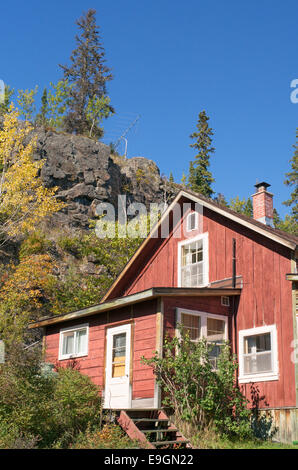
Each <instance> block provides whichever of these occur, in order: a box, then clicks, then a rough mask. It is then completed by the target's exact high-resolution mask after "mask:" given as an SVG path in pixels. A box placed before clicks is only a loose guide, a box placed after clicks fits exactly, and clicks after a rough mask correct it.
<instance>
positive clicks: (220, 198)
mask: <svg viewBox="0 0 298 470" xmlns="http://www.w3.org/2000/svg"><path fill="white" fill-rule="evenodd" d="M214 202H216V203H217V204H220V205H221V206H225V207H229V204H228V203H227V201H226V198H225V196H224V195H223V194H222V193H218V194H217V196H216V197H215V198H214Z"/></svg>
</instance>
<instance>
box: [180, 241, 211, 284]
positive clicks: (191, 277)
mask: <svg viewBox="0 0 298 470" xmlns="http://www.w3.org/2000/svg"><path fill="white" fill-rule="evenodd" d="M178 250H179V251H178V270H179V271H178V285H179V287H199V286H204V285H206V284H208V234H203V235H199V236H198V237H196V238H193V239H192V240H191V241H189V240H186V241H183V242H180V243H179V244H178Z"/></svg>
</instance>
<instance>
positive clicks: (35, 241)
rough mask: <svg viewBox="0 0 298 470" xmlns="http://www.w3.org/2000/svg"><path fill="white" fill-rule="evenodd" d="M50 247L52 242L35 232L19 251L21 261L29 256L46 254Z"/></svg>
mask: <svg viewBox="0 0 298 470" xmlns="http://www.w3.org/2000/svg"><path fill="white" fill-rule="evenodd" d="M49 247H50V242H49V241H48V240H47V239H46V238H45V236H44V235H43V234H42V233H40V232H33V233H31V234H30V235H28V237H27V238H26V239H25V240H24V241H23V243H22V244H21V247H20V251H19V257H20V259H23V258H25V257H27V256H31V255H36V254H44V253H46V252H47V250H48V249H49Z"/></svg>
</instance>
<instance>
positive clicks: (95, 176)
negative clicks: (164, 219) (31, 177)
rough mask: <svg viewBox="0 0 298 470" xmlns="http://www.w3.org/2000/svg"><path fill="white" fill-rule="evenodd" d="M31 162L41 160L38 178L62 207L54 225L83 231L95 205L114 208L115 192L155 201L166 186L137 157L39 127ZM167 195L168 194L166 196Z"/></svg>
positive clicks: (130, 198)
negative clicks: (53, 190)
mask: <svg viewBox="0 0 298 470" xmlns="http://www.w3.org/2000/svg"><path fill="white" fill-rule="evenodd" d="M35 133H36V134H37V147H36V152H35V155H34V158H35V159H36V160H39V159H45V164H44V166H43V168H42V170H41V177H42V179H43V181H44V183H45V185H46V186H48V187H53V186H57V187H58V192H57V196H58V197H59V198H60V199H62V200H63V201H65V202H66V203H67V207H66V208H65V209H64V210H63V212H61V213H59V214H57V215H56V216H55V218H56V219H58V220H57V222H58V223H59V224H67V225H69V226H73V227H81V228H87V227H88V225H89V221H90V219H91V218H92V217H94V214H95V208H96V206H97V205H98V204H99V203H100V202H110V203H112V204H114V206H115V207H117V198H118V195H119V194H125V195H126V198H127V203H131V202H142V203H144V204H146V206H147V207H148V206H149V204H150V203H152V202H156V203H160V202H162V201H163V200H164V197H165V193H168V187H167V186H168V185H167V184H166V182H165V181H164V179H163V178H161V176H160V172H159V169H158V167H157V165H156V164H155V163H154V162H153V161H152V160H148V159H146V158H143V157H134V158H130V159H124V158H123V157H120V156H116V155H111V153H110V148H109V147H108V146H107V145H105V144H103V143H101V142H96V141H94V140H92V139H89V138H87V137H81V136H75V135H68V134H63V133H56V132H53V131H45V130H42V129H39V130H37V131H36V132H35ZM167 195H168V194H167Z"/></svg>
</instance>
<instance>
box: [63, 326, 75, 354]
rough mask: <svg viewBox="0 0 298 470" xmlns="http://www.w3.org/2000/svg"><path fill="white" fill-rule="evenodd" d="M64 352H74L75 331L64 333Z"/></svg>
mask: <svg viewBox="0 0 298 470" xmlns="http://www.w3.org/2000/svg"><path fill="white" fill-rule="evenodd" d="M62 354H63V355H64V354H74V332H71V333H63V347H62Z"/></svg>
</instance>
